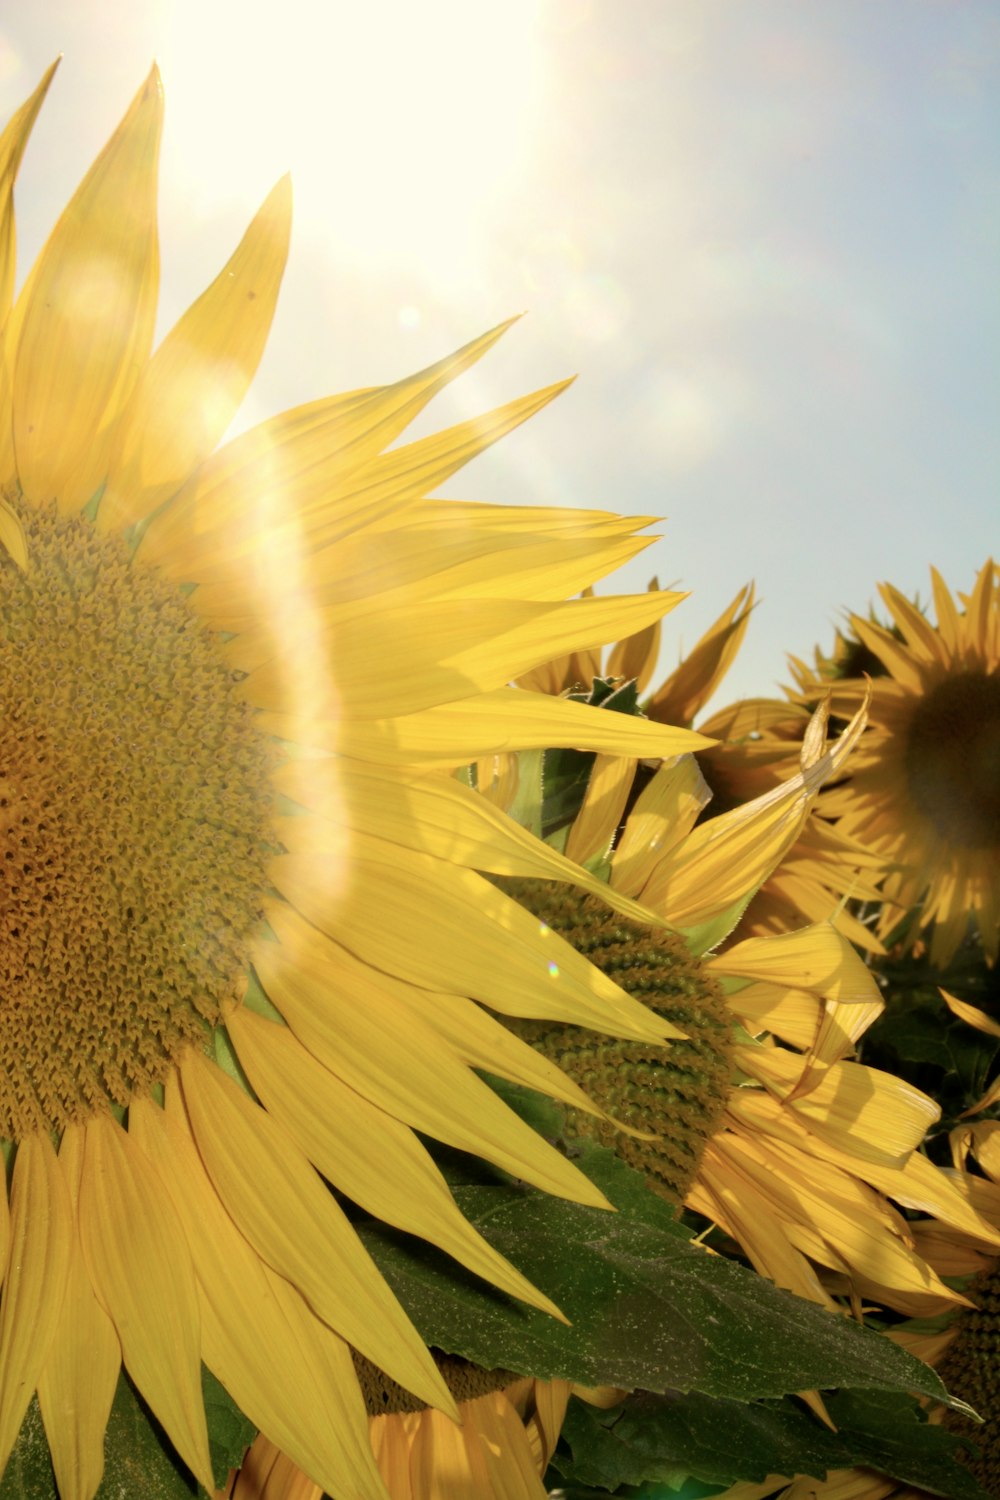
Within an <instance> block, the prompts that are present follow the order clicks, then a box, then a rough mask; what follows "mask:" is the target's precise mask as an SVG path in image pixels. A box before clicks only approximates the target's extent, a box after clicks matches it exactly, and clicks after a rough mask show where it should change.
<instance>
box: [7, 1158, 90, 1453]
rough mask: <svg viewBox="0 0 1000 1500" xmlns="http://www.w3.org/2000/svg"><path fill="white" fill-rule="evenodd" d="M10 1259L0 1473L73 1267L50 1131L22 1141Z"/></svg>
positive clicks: (66, 1206) (69, 1213) (69, 1216)
mask: <svg viewBox="0 0 1000 1500" xmlns="http://www.w3.org/2000/svg"><path fill="white" fill-rule="evenodd" d="M10 1218H11V1242H10V1259H9V1262H8V1265H7V1275H6V1278H5V1280H4V1286H3V1301H2V1303H0V1473H2V1472H3V1469H4V1467H5V1466H6V1463H7V1460H8V1458H9V1457H10V1453H11V1449H12V1448H13V1446H14V1443H15V1441H16V1440H17V1434H18V1432H19V1431H20V1427H21V1422H22V1420H23V1418H24V1414H25V1412H26V1411H27V1409H28V1402H29V1401H30V1400H31V1395H32V1392H33V1391H34V1389H35V1386H36V1385H37V1384H38V1377H39V1375H40V1374H41V1372H42V1369H43V1367H44V1365H45V1361H46V1359H47V1357H48V1353H49V1349H50V1347H51V1344H52V1340H53V1337H54V1335H55V1331H56V1325H57V1323H58V1320H59V1314H60V1312H61V1310H62V1305H63V1297H64V1295H65V1291H66V1281H67V1277H68V1275H69V1262H70V1242H71V1237H72V1235H73V1234H74V1227H73V1210H72V1206H71V1204H70V1197H69V1190H68V1189H67V1186H66V1180H65V1178H64V1176H63V1173H62V1171H61V1169H60V1166H59V1163H58V1161H57V1160H56V1154H55V1152H54V1151H53V1149H52V1146H51V1144H50V1142H49V1140H48V1138H47V1137H45V1136H35V1135H29V1136H26V1137H25V1139H24V1140H23V1141H21V1142H20V1143H19V1145H18V1148H17V1157H16V1158H15V1161H14V1179H13V1182H12V1184H11V1198H10Z"/></svg>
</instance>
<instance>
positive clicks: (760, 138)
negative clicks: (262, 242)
mask: <svg viewBox="0 0 1000 1500" xmlns="http://www.w3.org/2000/svg"><path fill="white" fill-rule="evenodd" d="M59 53H62V54H63V62H62V65H61V67H60V69H59V72H58V74H57V76H56V79H55V82H54V84H53V87H52V90H51V91H50V94H49V98H48V101H47V102H46V105H45V107H44V110H43V113H42V116H41V118H40V119H39V122H38V124H37V125H36V127H35V132H34V136H33V139H32V142H31V144H30V146H29V149H28V152H27V154H26V157H25V162H24V165H23V168H22V172H21V177H20V181H19V191H18V194H17V199H16V202H17V212H18V233H19V277H20V278H23V275H24V274H25V271H26V269H27V267H28V266H29V265H30V262H31V260H32V259H33V258H34V255H35V254H36V253H37V251H38V250H39V249H40V247H41V245H42V244H43V242H44V238H45V235H46V234H47V232H48V230H49V229H50V228H51V225H52V223H53V222H54V220H55V218H56V216H57V214H58V213H59V211H60V209H61V207H62V206H63V204H64V203H65V201H66V200H67V198H68V197H69V196H70V194H71V193H72V191H73V189H74V188H75V186H76V184H77V182H78V181H79V179H80V177H81V176H82V175H83V173H84V172H85V170H86V169H87V167H88V166H89V164H90V162H91V160H92V158H93V157H94V155H95V154H96V153H97V151H98V150H99V149H100V147H101V146H102V145H103V143H104V141H105V140H106V138H107V136H108V135H109V134H110V132H111V130H112V129H113V128H114V126H115V124H116V123H117V120H118V119H119V117H120V116H121V114H122V113H123V112H124V110H125V108H126V106H127V104H128V102H129V100H130V98H131V96H132V94H133V93H134V92H135V90H136V89H137V88H138V87H139V85H140V84H141V82H142V80H143V78H144V76H145V74H146V73H147V71H148V69H149V67H150V64H151V62H152V61H153V59H154V58H155V59H157V60H158V62H159V65H160V68H161V71H162V75H163V80H164V86H165V90H166V100H167V124H166V130H165V135H164V147H163V157H162V163H161V199H160V201H161V252H162V273H161V275H162V280H161V315H160V329H159V331H160V333H161V334H162V333H163V332H165V331H166V330H167V329H168V328H169V327H170V325H171V324H172V322H173V321H174V320H175V319H176V317H177V316H179V314H180V313H181V312H182V311H183V309H184V308H185V307H186V306H187V305H188V303H189V302H191V301H192V300H193V299H194V298H195V297H196V296H197V295H198V294H199V292H200V291H201V290H202V288H203V287H204V286H205V285H206V284H207V283H208V282H209V281H210V280H211V279H212V278H213V277H214V276H215V274H216V272H217V271H218V269H219V267H220V266H221V265H222V264H223V263H224V261H225V260H226V259H227V258H228V255H229V254H230V252H231V250H232V249H233V247H234V246H235V244H236V242H237V241H238V239H239V237H240V235H241V234H242V231H243V229H244V227H245V225H246V223H247V221H248V220H249V218H250V217H251V216H252V214H253V213H254V211H255V210H256V208H257V206H258V205H259V203H260V202H261V201H262V199H263V198H264V197H265V195H266V194H267V192H268V190H269V189H270V187H271V186H272V185H273V183H274V181H275V180H276V179H277V178H278V177H279V176H281V175H282V174H283V173H284V172H286V171H288V170H291V173H292V180H293V185H294V191H295V203H296V210H295V222H294V230H293V239H292V251H291V257H290V261H289V266H288V270H287V272H286V277H285V282H284V286H283V289H282V295H281V299H280V301H279V305H278V312H277V316H276V319H275V324H274V329H273V332H272V335H271V340H270V343H269V346H268V350H267V352H266V353H265V356H264V359H263V362H262V364H261V368H260V372H259V375H258V378H257V381H256V383H255V385H254V388H253V390H252V392H251V395H250V397H249V398H248V400H247V402H246V403H245V405H244V408H243V410H242V411H241V413H240V416H239V417H238V419H237V423H236V426H235V427H234V429H233V430H234V431H235V430H238V429H239V428H242V427H246V426H249V425H251V424H252V423H254V422H256V421H259V420H261V419H263V418H264V417H266V416H268V415H270V414H271V413H273V412H275V411H278V410H281V409H283V408H285V407H287V406H291V405H294V404H297V403H298V402H302V401H307V400H311V399H314V398H315V397H318V396H321V395H325V394H328V393H331V392H334V391H338V390H347V389H353V388H355V387H357V386H361V385H366V384H374V383H381V382H386V381H391V380H395V379H398V378H400V377H401V376H403V375H406V374H408V373H410V372H412V371H414V370H416V369H418V368H420V367H421V366H423V365H425V364H429V363H431V362H432V361H433V360H435V359H438V358H440V357H442V356H443V355H445V354H446V353H448V352H450V351H451V350H452V349H454V348H456V347H458V346H459V345H461V344H463V343H465V342H467V341H468V340H469V339H471V338H473V337H475V336H476V335H477V334H479V333H481V332H482V331H484V330H485V329H487V328H489V327H491V326H492V325H494V324H495V323H498V322H499V321H501V320H502V319H505V318H507V317H509V316H510V315H511V314H512V313H518V312H526V314H527V316H525V317H524V318H523V319H522V320H521V321H520V322H519V323H517V325H516V326H515V327H514V328H513V330H512V331H511V332H509V333H508V334H507V335H506V337H505V339H504V340H503V341H502V342H501V344H500V346H499V347H498V348H497V349H496V350H495V351H493V352H491V354H490V355H489V356H487V359H486V362H485V363H484V364H480V365H479V366H477V367H476V369H475V371H473V372H471V373H470V374H468V375H466V376H464V377H462V379H461V381H460V382H459V383H458V384H457V385H455V386H453V387H452V388H450V389H449V391H448V392H446V393H444V394H443V395H442V396H441V397H439V398H438V399H437V400H436V401H435V403H434V404H433V405H432V407H431V408H430V411H429V413H426V414H424V416H423V417H422V418H421V419H420V422H419V424H418V425H415V426H414V428H413V429H411V432H412V435H414V436H417V435H420V434H421V433H423V432H428V431H431V430H433V429H434V428H437V427H440V426H444V425H447V424H448V423H450V422H453V421H457V420H460V419H462V418H464V417H468V416H472V415H475V414H477V413H478V412H482V411H485V410H488V409H489V408H490V407H491V406H494V405H498V404H500V403H501V402H503V401H506V400H509V399H511V398H513V397H514V396H517V395H520V394H522V393H524V392H526V391H528V390H531V389H534V388H536V387H539V386H544V385H548V384H549V383H551V382H552V381H555V380H558V379H561V378H562V377H564V376H566V375H569V374H576V375H577V377H578V378H577V380H576V381H575V383H574V384H573V385H572V387H571V388H570V389H569V390H568V391H567V392H566V393H565V394H563V395H562V396H561V397H560V398H559V399H558V401H557V402H555V403H554V404H553V405H552V406H550V407H549V408H547V409H546V410H545V411H544V412H543V413H542V414H541V415H539V416H538V417H536V418H534V419H533V421H532V422H531V423H530V424H529V425H528V426H526V427H524V428H522V429H521V430H519V431H518V432H516V433H514V434H512V435H511V436H510V437H508V438H505V439H504V440H503V442H502V444H500V445H498V446H497V447H496V448H494V449H491V450H490V451H489V452H488V453H486V454H484V455H483V456H481V457H480V458H479V459H477V460H476V461H475V462H474V463H473V464H472V465H470V466H469V467H468V468H467V469H465V470H463V471H462V473H461V474H459V475H458V476H456V477H455V478H454V479H453V480H451V481H450V482H449V484H448V485H447V486H446V487H445V488H444V489H443V490H442V491H441V493H443V494H451V495H455V496H458V497H460V498H463V499H473V500H488V501H493V502H510V503H514V504H532V505H552V504H566V505H573V506H592V507H595V508H600V509H607V510H614V511H619V512H624V513H628V514H639V515H654V516H662V517H664V518H665V520H664V522H663V524H662V525H658V526H657V527H655V528H653V531H652V533H651V534H655V535H657V536H659V537H660V538H661V539H660V540H658V541H656V542H655V543H654V544H653V545H651V547H650V548H649V550H648V551H647V552H645V553H644V554H643V555H642V556H641V557H640V558H639V559H638V560H637V561H635V562H633V563H631V564H630V565H629V566H628V568H626V569H625V570H623V571H622V572H621V573H619V574H617V575H615V578H614V582H613V583H610V582H609V583H606V584H603V585H601V586H600V587H601V590H602V591H605V592H610V591H615V592H625V591H633V590H638V589H643V588H645V587H646V584H647V582H648V581H649V579H650V577H651V576H653V575H654V574H655V575H656V576H658V578H659V580H660V583H661V585H663V586H670V587H677V588H680V589H684V590H690V597H689V598H688V599H687V600H685V601H684V603H682V604H681V605H679V606H678V608H677V609H676V610H675V611H674V612H673V614H671V615H670V616H669V617H668V618H667V620H666V622H665V632H664V634H665V644H664V648H663V657H662V664H663V670H667V669H669V668H670V667H672V666H673V665H675V664H676V662H677V660H678V659H679V657H680V655H681V653H682V652H683V651H684V650H687V649H689V648H690V647H691V646H692V645H694V643H695V641H696V640H697V639H698V636H699V635H700V634H701V632H702V631H703V630H704V629H705V628H706V627H707V626H708V625H709V624H710V623H711V622H712V620H713V619H714V618H715V617H716V616H717V615H718V614H719V613H720V612H721V611H722V609H723V608H724V607H725V605H726V604H727V603H728V602H729V600H730V599H731V598H732V597H733V595H734V594H735V593H736V591H737V590H738V589H739V588H740V587H741V586H742V584H744V583H745V582H747V581H748V580H749V579H754V580H755V581H756V585H757V592H758V597H759V599H760V601H761V602H760V604H759V605H758V607H757V609H756V610H755V612H754V615H753V617H752V619H751V621H750V627H749V631H748V636H747V640H746V643H745V645H744V647H743V650H742V652H741V654H740V657H739V658H738V659H737V662H736V664H735V665H734V667H733V668H732V670H731V672H730V674H729V676H728V678H727V679H726V683H725V684H724V686H723V688H722V689H721V690H720V693H719V695H718V697H717V699H716V705H717V706H719V705H721V704H722V702H724V701H729V700H732V699H734V698H736V697H744V696H756V695H760V694H765V695H766V694H773V693H774V692H775V691H776V688H777V686H778V684H780V683H781V682H783V681H787V680H788V674H787V671H786V667H785V658H786V653H788V652H794V653H796V654H798V655H809V654H811V651H812V648H813V645H814V644H815V643H817V642H818V643H820V644H822V645H823V646H828V645H829V644H830V642H831V640H832V632H833V626H834V624H835V622H836V621H837V619H838V618H839V616H840V611H841V609H842V607H843V606H850V607H851V608H854V609H856V610H858V611H860V612H865V611H866V609H867V606H868V604H869V602H870V601H871V600H872V599H873V598H874V597H875V587H876V584H877V583H878V582H879V581H881V580H888V581H890V582H892V583H894V584H895V585H896V586H897V587H898V588H900V589H901V590H902V591H903V592H904V593H905V594H908V595H910V596H911V597H912V596H913V595H914V594H915V593H918V592H919V594H920V597H921V598H922V599H926V598H927V596H928V592H929V589H928V565H929V564H931V563H934V564H935V565H936V566H937V567H938V568H939V569H940V571H941V572H942V573H943V575H944V577H945V579H946V581H947V582H948V583H949V584H950V585H951V586H952V588H953V589H956V590H967V589H968V588H969V587H970V586H971V584H972V580H973V577H974V575H975V573H976V572H977V571H978V569H979V568H980V567H981V565H982V563H983V562H984V561H985V559H986V557H987V556H988V555H989V554H990V553H991V552H992V553H993V554H994V555H996V553H997V551H998V550H1000V501H998V480H1000V420H998V418H1000V278H998V274H997V268H998V265H1000V255H998V252H1000V9H998V8H997V6H996V4H995V0H879V3H878V4H873V3H872V0H837V3H836V4H835V5H832V4H830V3H829V0H754V3H753V4H752V5H750V4H747V3H746V0H504V4H503V5H502V6H500V5H492V4H487V3H485V0H420V3H419V4H416V3H414V0H381V3H380V0H365V3H364V4H361V5H359V4H357V3H356V0H350V3H347V0H281V3H279V4H275V3H274V0H37V3H36V4H34V5H31V6H29V5H23V4H22V5H18V6H16V7H15V6H13V5H8V6H4V7H3V8H2V9H0V115H2V116H3V118H6V116H7V115H8V114H9V113H10V112H11V110H12V109H13V108H15V107H16V105H17V104H19V103H20V102H21V100H22V99H23V98H24V97H25V96H26V95H27V94H28V93H29V92H30V91H31V89H32V88H33V87H34V85H35V83H36V82H37V80H38V78H39V77H40V76H41V74H42V72H43V71H44V69H45V68H46V67H47V65H48V64H49V63H50V62H51V61H52V59H53V58H54V57H55V56H56V55H57V54H59Z"/></svg>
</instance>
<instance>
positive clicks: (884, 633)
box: [851, 615, 922, 692]
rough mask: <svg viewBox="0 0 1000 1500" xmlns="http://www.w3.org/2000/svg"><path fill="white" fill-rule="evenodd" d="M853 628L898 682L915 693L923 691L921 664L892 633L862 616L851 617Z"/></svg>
mask: <svg viewBox="0 0 1000 1500" xmlns="http://www.w3.org/2000/svg"><path fill="white" fill-rule="evenodd" d="M851 628H852V629H853V631H854V633H855V635H856V636H857V637H858V640H859V641H861V643H862V645H865V646H867V647H868V649H869V651H874V653H875V655H876V656H877V657H878V658H879V660H880V661H881V662H882V663H883V664H884V666H885V667H886V669H887V670H888V671H889V672H890V673H891V674H892V676H893V677H894V678H895V680H896V681H897V682H899V683H902V684H903V686H904V687H907V688H911V689H912V690H913V691H914V692H920V691H921V690H922V679H921V672H920V666H919V663H918V662H917V661H916V660H915V659H914V657H913V655H912V653H911V652H910V651H909V650H908V649H907V647H906V646H905V645H904V644H903V643H902V642H900V641H899V640H897V639H896V637H895V636H894V635H893V634H892V633H891V631H888V630H883V629H882V627H881V625H875V624H873V622H872V621H871V620H865V619H862V617H861V616H860V615H852V616H851Z"/></svg>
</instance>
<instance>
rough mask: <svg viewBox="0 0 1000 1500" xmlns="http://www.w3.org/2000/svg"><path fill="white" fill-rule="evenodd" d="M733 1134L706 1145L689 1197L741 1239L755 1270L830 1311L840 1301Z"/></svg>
mask: <svg viewBox="0 0 1000 1500" xmlns="http://www.w3.org/2000/svg"><path fill="white" fill-rule="evenodd" d="M733 1145H734V1140H733V1136H732V1135H731V1134H730V1133H729V1132H720V1133H719V1134H717V1135H716V1136H715V1137H714V1138H713V1139H712V1140H711V1141H709V1143H708V1145H707V1146H706V1148H705V1154H704V1156H703V1157H702V1164H701V1167H700V1168H699V1172H698V1179H697V1181H696V1182H695V1183H694V1184H693V1185H692V1187H691V1189H690V1190H689V1192H688V1195H687V1197H686V1199H685V1203H686V1204H687V1205H688V1207H689V1208H693V1209H694V1210H695V1211H696V1212H697V1213H702V1214H704V1215H705V1216H706V1217H707V1218H709V1219H711V1220H713V1221H714V1222H715V1223H718V1224H720V1225H722V1227H723V1228H724V1229H725V1230H726V1231H727V1233H729V1234H731V1235H732V1236H733V1238H734V1239H736V1240H737V1241H738V1242H739V1245H740V1247H741V1249H742V1250H744V1251H745V1253H746V1255H747V1257H748V1259H749V1260H750V1263H751V1264H752V1265H753V1267H754V1269H755V1270H756V1271H758V1272H759V1273H760V1274H761V1275H762V1276H768V1277H770V1279H771V1280H772V1281H773V1282H774V1283H775V1284H776V1285H777V1286H780V1287H784V1289H785V1290H786V1291H789V1292H795V1293H796V1294H797V1295H798V1296H799V1297H806V1298H808V1299H809V1301H811V1302H819V1303H821V1304H822V1305H823V1306H825V1307H829V1308H830V1310H831V1311H833V1310H835V1309H836V1303H835V1302H834V1300H833V1298H832V1297H831V1296H830V1294H829V1293H828V1292H827V1291H825V1290H824V1288H823V1285H822V1283H821V1282H820V1280H819V1277H818V1276H817V1274H816V1271H815V1268H814V1267H813V1266H812V1265H810V1263H809V1261H808V1260H807V1259H806V1257H805V1256H804V1255H803V1254H802V1252H801V1251H800V1250H798V1249H797V1248H796V1246H795V1245H794V1244H793V1243H792V1241H791V1240H790V1239H789V1236H788V1230H787V1223H786V1222H785V1221H784V1220H783V1219H782V1218H781V1217H780V1216H779V1215H778V1213H777V1212H776V1211H775V1208H774V1205H773V1204H771V1203H770V1202H768V1199H767V1197H766V1196H764V1195H762V1194H761V1192H760V1190H759V1188H758V1186H757V1184H756V1183H755V1182H754V1181H753V1180H752V1179H751V1178H750V1177H749V1176H748V1175H747V1173H746V1171H745V1168H744V1166H743V1163H742V1162H741V1160H740V1158H739V1156H738V1155H737V1154H736V1153H735V1152H734V1150H733V1149H731V1148H732V1147H733Z"/></svg>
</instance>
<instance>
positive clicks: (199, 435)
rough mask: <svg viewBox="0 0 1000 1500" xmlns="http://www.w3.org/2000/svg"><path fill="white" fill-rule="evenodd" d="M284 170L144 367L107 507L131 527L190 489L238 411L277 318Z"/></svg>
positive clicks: (285, 230) (118, 441) (119, 435)
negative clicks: (234, 244)
mask: <svg viewBox="0 0 1000 1500" xmlns="http://www.w3.org/2000/svg"><path fill="white" fill-rule="evenodd" d="M291 217H292V193H291V186H290V183H289V179H288V178H287V177H285V178H283V179H282V180H281V182H279V183H278V185H277V187H276V188H275V189H274V190H273V192H272V193H271V194H270V196H269V197H268V198H267V199H266V201H265V203H264V205H263V207H262V208H261V209H260V211H259V213H258V214H257V216H256V218H255V219H254V220H253V222H252V223H251V225H250V227H249V229H248V230H247V232H246V234H245V235H244V236H243V239H242V241H241V242H240V244H239V246H238V248H237V249H236V251H235V252H234V254H233V255H232V256H231V258H230V260H229V261H228V263H227V264H226V266H225V267H224V268H223V270H222V271H221V272H220V273H219V275H218V276H217V277H216V279H215V280H214V281H213V282H212V285H211V286H210V287H209V288H208V289H207V291H205V292H203V293H202V295H201V296H200V297H199V298H198V300H197V302H195V303H194V304H193V306H191V307H190V308H188V310H187V312H186V313H185V314H184V315H183V317H182V318H181V319H180V320H179V322H178V323H176V324H175V326H174V327H173V328H172V329H171V331H170V332H169V333H168V334H167V336H166V338H165V339H164V340H163V343H162V344H161V345H160V347H159V348H158V349H157V351H156V353H155V354H154V355H153V358H152V359H151V360H150V361H149V363H148V365H146V367H145V368H144V370H143V372H142V374H141V376H140V378H139V382H138V385H137V386H136V389H135V391H134V393H133V395H132V399H131V401H130V402H129V404H128V408H127V410H126V411H125V414H124V417H123V420H122V422H121V423H120V424H119V427H118V430H117V432H116V434H115V440H114V444H113V448H112V453H111V459H110V463H109V468H108V482H107V487H106V488H105V491H104V494H103V495H102V497H101V505H100V509H99V511H98V513H97V524H98V528H99V529H100V530H102V531H109V530H110V531H122V530H124V529H125V527H126V526H129V525H131V524H132V523H133V522H134V521H138V520H140V519H141V518H142V517H143V516H147V515H150V514H151V513H152V512H153V511H154V510H156V509H157V507H158V506H160V505H162V504H163V502H164V501H165V500H168V499H169V498H170V496H171V495H173V494H174V493H176V491H177V490H179V489H180V487H181V485H182V484H183V483H184V481H185V480H186V479H187V478H188V477H189V476H190V475H191V474H192V473H193V471H194V470H195V468H196V467H197V466H198V464H199V463H201V461H202V459H204V458H206V457H207V456H208V454H209V453H211V451H212V449H213V448H214V447H215V446H216V444H217V443H218V442H219V440H220V438H221V437H222V435H223V433H224V432H225V430H226V428H227V427H228V426H229V424H230V422H231V421H232V419H233V417H234V416H235V414H236V411H237V409H238V408H239V406H240V403H241V402H242V400H243V397H244V396H245V395H246V393H247V390H248V388H249V385H250V382H251V381H252V379H253V377H254V375H255V374H256V371H257V366H258V364H259V363H260V357H261V355H262V354H263V352H264V345H265V343H266V341H267V335H268V332H269V330H270V327H271V319H272V318H273V316H274V308H275V304H276V302H277V299H278V288H279V287H280V285H281V277H282V273H283V272H284V269H285V260H286V258H287V255H288V236H289V233H290V231H291Z"/></svg>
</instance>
